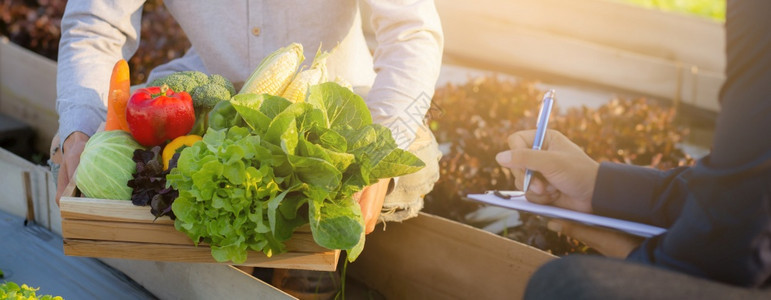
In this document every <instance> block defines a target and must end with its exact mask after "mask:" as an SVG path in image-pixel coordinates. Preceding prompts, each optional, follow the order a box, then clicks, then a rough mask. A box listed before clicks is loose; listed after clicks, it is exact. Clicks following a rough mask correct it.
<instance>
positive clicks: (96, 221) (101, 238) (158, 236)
mask: <svg viewBox="0 0 771 300" xmlns="http://www.w3.org/2000/svg"><path fill="white" fill-rule="evenodd" d="M73 192H74V187H68V190H67V191H65V195H73V194H74V193H73ZM60 206H61V217H62V237H63V238H64V254H65V255H71V256H88V257H101V258H124V259H137V260H153V261H168V262H191V263H217V261H215V260H214V258H213V257H212V255H211V249H210V248H209V247H208V245H206V244H199V245H198V246H195V245H194V244H193V241H192V240H190V238H189V237H188V236H187V235H186V234H184V233H182V232H179V231H177V230H176V229H175V228H174V221H172V220H171V219H170V218H169V217H162V218H158V219H157V220H154V219H155V217H154V216H153V215H152V214H150V207H142V206H135V205H133V204H132V203H131V201H124V200H105V199H92V198H82V197H62V199H61V202H60ZM286 247H287V250H288V252H286V253H282V254H279V255H274V256H272V257H267V256H266V255H265V254H263V253H262V252H255V251H249V252H248V256H247V260H246V262H244V263H243V264H241V265H244V266H255V267H265V268H283V269H306V270H318V271H334V270H335V269H336V267H337V262H338V258H339V256H340V250H330V249H327V248H324V247H321V246H319V245H318V244H316V242H315V241H314V240H313V236H312V234H311V232H310V227H309V226H304V227H301V228H299V229H298V230H297V231H295V233H294V235H292V238H290V239H289V240H288V241H286ZM228 264H230V263H228Z"/></svg>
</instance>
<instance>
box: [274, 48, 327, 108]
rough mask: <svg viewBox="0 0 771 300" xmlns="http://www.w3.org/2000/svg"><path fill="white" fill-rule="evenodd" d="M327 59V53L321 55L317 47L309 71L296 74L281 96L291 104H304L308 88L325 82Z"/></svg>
mask: <svg viewBox="0 0 771 300" xmlns="http://www.w3.org/2000/svg"><path fill="white" fill-rule="evenodd" d="M327 57H329V52H324V53H321V47H319V50H318V51H316V57H315V58H314V59H313V63H312V64H311V67H310V69H308V70H304V71H301V72H300V73H298V74H297V76H295V78H294V79H292V82H291V83H290V84H289V86H288V87H287V88H286V90H285V91H284V93H283V94H281V96H282V97H284V98H286V99H287V100H289V101H292V102H304V101H305V97H306V96H307V95H308V88H309V87H310V86H312V85H316V84H319V83H323V82H326V81H327Z"/></svg>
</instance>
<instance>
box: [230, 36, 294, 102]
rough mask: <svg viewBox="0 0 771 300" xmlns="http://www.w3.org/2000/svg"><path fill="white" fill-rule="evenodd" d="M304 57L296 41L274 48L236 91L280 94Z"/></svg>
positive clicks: (241, 92)
mask: <svg viewBox="0 0 771 300" xmlns="http://www.w3.org/2000/svg"><path fill="white" fill-rule="evenodd" d="M304 59H305V56H303V46H302V45H300V44H298V43H292V44H291V45H289V46H286V47H284V48H281V49H278V50H276V51H275V52H273V53H271V54H270V55H268V56H267V57H265V58H264V59H263V60H262V62H260V65H259V66H258V67H257V69H256V70H254V72H253V73H252V75H251V76H249V79H248V80H246V83H244V86H243V87H242V88H241V91H239V92H238V93H239V94H249V93H253V94H270V95H281V94H282V93H283V92H284V90H285V89H286V87H287V86H288V85H289V83H290V82H291V81H292V78H294V76H295V72H297V68H298V67H299V66H300V64H301V63H302V61H303V60H304Z"/></svg>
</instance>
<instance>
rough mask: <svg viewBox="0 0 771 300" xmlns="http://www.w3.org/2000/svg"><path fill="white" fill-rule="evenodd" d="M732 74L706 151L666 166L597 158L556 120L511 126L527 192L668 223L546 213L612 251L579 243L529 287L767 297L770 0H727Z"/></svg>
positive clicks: (534, 293)
mask: <svg viewBox="0 0 771 300" xmlns="http://www.w3.org/2000/svg"><path fill="white" fill-rule="evenodd" d="M725 26H726V45H727V47H726V55H727V67H726V77H727V80H726V82H725V83H724V85H723V87H722V90H721V94H720V104H721V110H720V112H719V113H718V117H717V126H716V128H715V136H714V143H713V145H712V150H711V153H710V154H709V155H708V156H706V157H704V158H703V159H700V160H699V161H698V162H697V163H696V164H695V165H694V166H691V167H680V168H675V169H672V170H668V171H659V170H654V169H652V168H644V167H638V166H630V165H623V164H614V163H605V162H604V163H597V162H595V161H594V160H592V159H591V158H589V157H588V156H587V155H586V154H585V153H583V151H581V149H580V148H579V147H577V146H576V145H575V144H573V143H572V142H570V141H569V140H568V139H567V138H566V137H565V136H564V135H562V134H560V133H559V132H556V131H550V132H548V133H547V135H546V140H545V142H544V148H545V151H535V150H531V149H530V148H531V145H532V141H533V138H534V131H523V132H517V133H515V134H513V135H511V136H510V137H509V143H510V146H511V150H510V151H505V152H502V153H499V154H498V156H497V160H498V162H499V163H500V164H501V165H503V166H506V167H509V168H511V169H512V170H513V172H514V174H515V176H516V177H517V185H518V187H519V188H520V189H521V188H522V182H523V181H522V178H523V177H524V176H523V174H524V170H525V169H526V168H527V169H531V170H535V171H538V172H540V173H541V174H542V175H543V178H545V179H546V180H545V181H544V180H540V179H535V178H534V180H533V181H532V182H531V184H530V187H529V189H528V192H527V195H526V196H527V198H528V200H529V201H533V202H537V203H541V204H551V205H555V206H559V207H563V208H568V209H573V210H577V211H582V212H587V213H593V214H598V215H603V216H608V217H613V218H619V219H625V220H630V221H636V222H641V223H646V224H651V225H655V226H659V227H664V228H667V229H668V230H667V232H666V233H663V234H661V235H658V236H655V237H652V238H648V239H645V240H640V239H636V238H632V237H629V236H625V235H624V234H621V233H616V232H610V231H606V230H602V229H599V228H592V227H588V226H583V225H578V224H575V223H570V222H566V221H551V222H550V224H549V227H550V229H552V230H556V231H561V232H562V233H564V234H567V235H571V236H573V237H576V238H578V239H580V240H583V241H584V242H586V243H587V244H588V245H590V246H592V247H594V248H595V249H597V250H598V251H599V252H601V253H603V254H605V255H606V256H609V257H618V258H623V259H624V260H619V259H613V258H608V257H597V256H579V255H573V256H568V257H565V258H563V259H559V260H555V261H553V262H550V263H548V264H546V265H545V266H543V267H542V268H541V269H540V270H539V271H537V272H536V273H535V274H534V276H533V277H532V279H531V281H530V282H529V285H528V288H527V292H526V298H538V299H548V298H570V299H576V298H610V299H615V298H638V297H639V298H677V299H693V298H699V299H703V298H723V299H725V298H729V297H730V298H737V297H741V298H748V297H760V298H765V297H767V298H765V299H771V288H769V286H771V1H765V0H747V1H741V0H728V1H727V15H726V24H725Z"/></svg>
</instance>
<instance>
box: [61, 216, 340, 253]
mask: <svg viewBox="0 0 771 300" xmlns="http://www.w3.org/2000/svg"><path fill="white" fill-rule="evenodd" d="M62 237H63V238H65V239H80V240H94V241H115V242H133V243H148V244H168V245H186V246H194V245H195V243H194V242H193V241H192V240H191V239H190V237H188V235H187V234H185V233H183V232H180V231H178V230H177V229H176V228H174V225H171V224H148V223H132V222H109V221H91V220H71V219H63V220H62ZM284 244H285V245H286V248H287V251H290V252H305V253H317V252H324V251H328V250H329V249H327V248H324V247H322V246H319V245H318V244H317V243H316V241H315V240H314V239H313V235H312V234H311V233H310V232H302V231H300V232H297V231H296V232H295V233H294V234H293V235H292V237H291V238H289V240H287V241H285V242H284ZM198 245H199V246H204V247H208V244H206V243H199V244H198Z"/></svg>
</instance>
